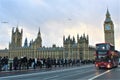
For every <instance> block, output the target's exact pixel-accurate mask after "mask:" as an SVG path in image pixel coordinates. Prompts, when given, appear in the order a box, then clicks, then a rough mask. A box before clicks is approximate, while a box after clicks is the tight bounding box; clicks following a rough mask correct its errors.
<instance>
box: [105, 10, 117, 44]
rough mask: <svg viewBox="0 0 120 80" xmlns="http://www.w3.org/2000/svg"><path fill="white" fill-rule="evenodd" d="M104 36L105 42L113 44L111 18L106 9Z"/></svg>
mask: <svg viewBox="0 0 120 80" xmlns="http://www.w3.org/2000/svg"><path fill="white" fill-rule="evenodd" d="M104 37H105V42H107V43H111V44H113V45H114V46H115V43H114V24H113V22H112V20H111V17H110V13H109V11H108V9H107V13H106V19H105V21H104Z"/></svg>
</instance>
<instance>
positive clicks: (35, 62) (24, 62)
mask: <svg viewBox="0 0 120 80" xmlns="http://www.w3.org/2000/svg"><path fill="white" fill-rule="evenodd" d="M89 63H94V60H80V59H73V60H72V59H52V58H49V57H48V58H27V57H26V56H24V57H21V58H18V57H14V58H13V60H12V61H10V62H9V58H8V56H5V57H0V71H2V70H8V69H9V70H13V69H14V70H23V69H31V68H32V69H36V68H40V69H41V68H52V67H64V66H65V67H67V66H75V65H77V66H79V65H82V64H89Z"/></svg>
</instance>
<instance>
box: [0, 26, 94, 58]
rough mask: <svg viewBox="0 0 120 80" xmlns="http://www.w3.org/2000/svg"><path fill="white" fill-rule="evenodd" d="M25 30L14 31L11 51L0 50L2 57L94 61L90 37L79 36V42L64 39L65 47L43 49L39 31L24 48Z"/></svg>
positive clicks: (73, 39)
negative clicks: (23, 37)
mask: <svg viewBox="0 0 120 80" xmlns="http://www.w3.org/2000/svg"><path fill="white" fill-rule="evenodd" d="M22 36H23V30H22V29H21V31H19V29H18V27H17V28H16V30H15V29H14V28H13V29H12V37H11V43H9V49H5V50H0V54H1V56H6V55H7V56H9V57H10V58H14V57H16V56H17V57H19V58H20V57H22V56H27V57H28V58H30V57H34V58H48V57H50V58H56V59H62V58H66V59H82V60H84V59H94V57H93V54H94V51H95V48H94V47H90V46H89V38H88V35H87V36H85V34H83V36H81V37H79V35H77V42H76V41H75V38H74V37H73V38H71V37H70V36H68V38H65V36H64V37H63V47H56V45H53V46H52V47H43V46H42V38H41V33H40V29H39V31H38V35H37V38H36V39H35V40H34V41H33V40H31V41H30V43H29V44H28V41H27V38H26V39H25V42H24V46H22Z"/></svg>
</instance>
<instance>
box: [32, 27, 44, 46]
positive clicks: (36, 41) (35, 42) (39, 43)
mask: <svg viewBox="0 0 120 80" xmlns="http://www.w3.org/2000/svg"><path fill="white" fill-rule="evenodd" d="M32 47H34V48H40V47H42V38H41V33H40V28H39V31H38V35H37V38H36V39H35V41H34V42H33V43H32Z"/></svg>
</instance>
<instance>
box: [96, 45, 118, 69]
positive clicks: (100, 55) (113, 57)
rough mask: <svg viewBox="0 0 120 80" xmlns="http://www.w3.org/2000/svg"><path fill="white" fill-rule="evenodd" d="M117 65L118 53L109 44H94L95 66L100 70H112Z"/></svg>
mask: <svg viewBox="0 0 120 80" xmlns="http://www.w3.org/2000/svg"><path fill="white" fill-rule="evenodd" d="M118 65H119V53H118V51H116V50H115V49H114V46H113V45H111V44H110V43H99V44H96V52H95V66H96V68H97V69H100V68H107V69H110V68H113V67H118Z"/></svg>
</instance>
